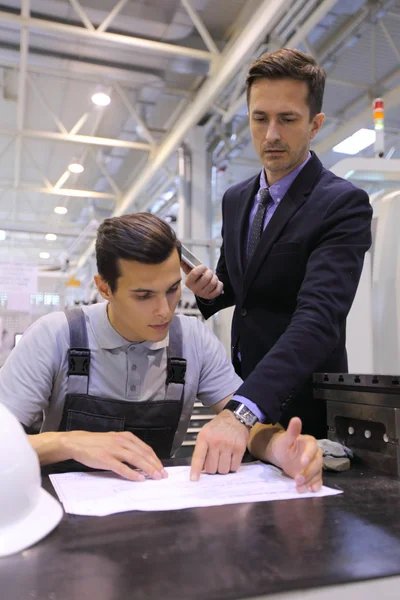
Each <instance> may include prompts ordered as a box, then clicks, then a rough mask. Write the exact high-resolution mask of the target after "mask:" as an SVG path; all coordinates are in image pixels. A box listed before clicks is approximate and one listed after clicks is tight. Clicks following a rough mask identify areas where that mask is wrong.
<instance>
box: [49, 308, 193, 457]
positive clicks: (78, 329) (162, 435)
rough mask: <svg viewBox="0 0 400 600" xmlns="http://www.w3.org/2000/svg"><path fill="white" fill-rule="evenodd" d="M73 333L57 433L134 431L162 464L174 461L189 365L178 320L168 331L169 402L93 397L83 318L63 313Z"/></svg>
mask: <svg viewBox="0 0 400 600" xmlns="http://www.w3.org/2000/svg"><path fill="white" fill-rule="evenodd" d="M65 314H66V316H67V319H68V324H69V329H70V349H69V351H68V388H67V395H66V398H65V403H64V409H63V414H62V418H61V422H60V426H59V431H73V430H81V431H82V430H84V431H96V432H106V431H130V432H131V433H133V434H134V435H136V436H137V437H139V438H140V439H142V440H143V441H144V442H145V443H146V444H148V445H149V446H151V447H152V448H153V450H154V452H155V453H156V455H157V456H158V457H159V458H169V457H170V456H171V450H172V443H173V440H174V437H175V433H176V430H177V428H178V424H179V420H180V417H181V412H182V407H183V401H184V389H185V374H186V360H185V359H184V358H181V356H182V329H181V323H180V321H179V319H178V318H176V317H175V318H174V319H173V321H172V324H171V327H170V330H169V345H168V350H167V374H166V394H165V400H156V401H153V400H149V401H145V402H131V401H126V400H115V399H112V398H101V397H98V396H91V395H89V378H90V349H89V345H88V336H87V330H86V319H85V315H84V312H83V311H82V310H81V309H80V308H78V309H72V310H69V311H66V312H65Z"/></svg>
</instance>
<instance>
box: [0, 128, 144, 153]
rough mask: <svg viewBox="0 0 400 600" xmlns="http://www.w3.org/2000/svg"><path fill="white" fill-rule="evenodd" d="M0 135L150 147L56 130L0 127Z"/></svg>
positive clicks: (140, 143) (136, 148) (136, 147)
mask: <svg viewBox="0 0 400 600" xmlns="http://www.w3.org/2000/svg"><path fill="white" fill-rule="evenodd" d="M0 135H5V136H7V137H8V136H15V135H20V136H21V137H27V138H33V139H38V140H51V141H54V142H72V143H74V144H87V145H92V146H111V147H112V148H130V149H132V150H143V151H147V152H148V151H149V150H151V149H152V146H150V144H146V143H144V142H131V141H129V140H120V139H114V138H103V137H97V136H92V135H79V134H71V133H60V132H58V131H57V132H56V131H36V130H32V129H24V130H22V131H20V132H17V131H12V130H8V129H0Z"/></svg>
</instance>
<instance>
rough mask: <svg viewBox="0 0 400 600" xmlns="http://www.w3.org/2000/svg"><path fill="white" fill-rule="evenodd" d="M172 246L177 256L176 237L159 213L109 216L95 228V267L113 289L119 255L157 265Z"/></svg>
mask: <svg viewBox="0 0 400 600" xmlns="http://www.w3.org/2000/svg"><path fill="white" fill-rule="evenodd" d="M174 248H176V249H177V250H178V254H179V257H180V256H181V243H180V241H179V240H178V239H177V237H176V235H175V232H174V231H173V229H171V227H170V226H169V225H168V223H166V222H165V221H163V220H162V219H160V218H159V217H156V216H155V215H152V214H150V213H133V214H129V215H121V216H120V217H112V218H110V219H105V221H103V223H101V225H100V227H99V228H98V230H97V238H96V261H97V270H98V273H99V275H101V277H102V278H103V279H104V281H106V282H107V283H108V285H109V286H110V288H111V291H112V292H115V290H116V289H117V279H118V277H120V275H121V272H120V270H119V264H118V259H119V258H123V259H125V260H136V261H137V262H140V263H144V264H147V265H158V264H160V263H162V262H164V261H165V260H167V258H169V257H170V256H171V254H172V252H173V250H174Z"/></svg>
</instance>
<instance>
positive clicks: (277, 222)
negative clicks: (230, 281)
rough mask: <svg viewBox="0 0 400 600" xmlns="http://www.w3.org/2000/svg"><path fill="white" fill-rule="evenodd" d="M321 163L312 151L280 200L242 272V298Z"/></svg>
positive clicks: (316, 174) (301, 199)
mask: <svg viewBox="0 0 400 600" xmlns="http://www.w3.org/2000/svg"><path fill="white" fill-rule="evenodd" d="M321 169H322V164H321V162H320V161H319V159H318V158H317V156H316V155H315V154H314V153H312V157H311V159H310V160H309V161H308V163H307V164H306V166H305V167H304V168H303V169H302V170H301V171H300V173H299V175H298V176H297V177H296V179H295V180H294V182H293V184H292V185H291V186H290V188H289V190H288V191H287V193H286V194H285V196H284V197H283V198H282V200H281V201H280V203H279V205H278V207H277V208H276V210H275V212H274V214H273V215H272V218H271V220H270V222H269V223H268V225H267V227H266V228H265V230H264V232H263V234H262V236H261V239H260V242H259V245H258V246H257V248H256V250H255V252H254V254H253V256H252V258H251V260H250V262H249V264H248V266H247V269H246V270H245V273H244V279H243V300H244V299H245V296H246V294H247V292H248V290H249V287H250V284H251V282H252V281H253V279H254V277H255V275H256V274H257V271H258V269H259V268H260V266H261V264H262V262H263V261H264V260H265V258H266V256H267V255H268V253H269V252H270V250H271V248H272V246H273V245H274V244H275V242H276V241H277V239H278V238H279V236H280V234H281V233H282V231H283V229H284V228H285V226H286V225H287V223H288V222H289V221H290V219H291V218H292V217H293V215H294V214H295V213H296V212H297V211H298V210H299V209H300V208H301V207H302V206H303V204H304V202H305V201H306V199H307V196H308V195H309V193H310V192H311V190H312V188H313V187H314V184H315V180H316V178H317V177H318V175H319V174H320V172H321Z"/></svg>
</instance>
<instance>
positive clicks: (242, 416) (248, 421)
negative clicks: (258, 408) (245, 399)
mask: <svg viewBox="0 0 400 600" xmlns="http://www.w3.org/2000/svg"><path fill="white" fill-rule="evenodd" d="M224 410H227V411H230V412H232V413H233V415H234V416H235V418H236V419H237V420H238V421H239V422H240V423H242V424H243V425H245V426H246V427H249V428H251V427H253V426H254V425H255V424H256V423H257V422H258V418H257V416H256V415H255V414H254V413H253V412H251V410H249V409H248V408H247V406H246V405H245V404H243V403H241V402H239V401H237V400H235V399H234V398H232V399H231V400H229V402H228V403H227V404H226V405H225V407H224Z"/></svg>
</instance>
